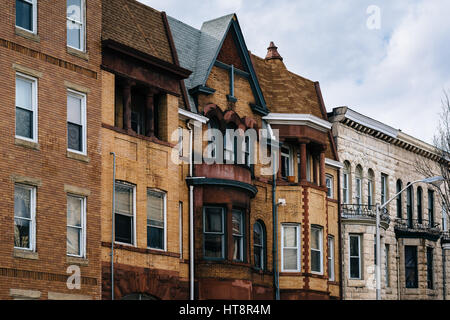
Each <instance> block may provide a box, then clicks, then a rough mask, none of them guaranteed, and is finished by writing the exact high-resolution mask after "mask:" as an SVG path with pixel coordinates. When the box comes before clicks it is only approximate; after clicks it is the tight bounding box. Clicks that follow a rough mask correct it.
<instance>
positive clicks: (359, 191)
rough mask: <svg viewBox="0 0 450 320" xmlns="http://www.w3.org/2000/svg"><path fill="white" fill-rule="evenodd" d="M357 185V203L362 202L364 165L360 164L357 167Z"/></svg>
mask: <svg viewBox="0 0 450 320" xmlns="http://www.w3.org/2000/svg"><path fill="white" fill-rule="evenodd" d="M355 183H356V185H355V187H356V190H355V192H356V204H357V205H359V206H360V205H361V204H362V167H361V166H360V165H358V166H357V167H356V175H355Z"/></svg>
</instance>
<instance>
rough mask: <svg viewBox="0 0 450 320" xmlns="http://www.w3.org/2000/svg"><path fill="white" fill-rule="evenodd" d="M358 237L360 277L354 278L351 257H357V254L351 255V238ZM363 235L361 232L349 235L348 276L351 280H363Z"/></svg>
mask: <svg viewBox="0 0 450 320" xmlns="http://www.w3.org/2000/svg"><path fill="white" fill-rule="evenodd" d="M352 237H356V238H357V239H358V262H359V263H358V265H359V277H358V278H352V273H351V258H352V257H353V258H356V256H352V255H351V252H352V250H351V247H350V246H351V238H352ZM361 258H362V257H361V235H360V234H349V236H348V278H349V279H350V280H361V279H362V274H361V272H362V267H361Z"/></svg>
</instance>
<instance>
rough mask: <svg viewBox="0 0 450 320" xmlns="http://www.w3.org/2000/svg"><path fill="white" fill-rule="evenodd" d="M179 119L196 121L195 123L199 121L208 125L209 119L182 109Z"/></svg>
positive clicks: (179, 110) (179, 109) (179, 111)
mask: <svg viewBox="0 0 450 320" xmlns="http://www.w3.org/2000/svg"><path fill="white" fill-rule="evenodd" d="M178 117H179V118H180V119H181V120H194V121H198V122H200V123H204V124H206V123H208V121H209V119H208V118H207V117H204V116H202V115H200V114H197V113H193V112H190V111H187V110H184V109H181V108H178Z"/></svg>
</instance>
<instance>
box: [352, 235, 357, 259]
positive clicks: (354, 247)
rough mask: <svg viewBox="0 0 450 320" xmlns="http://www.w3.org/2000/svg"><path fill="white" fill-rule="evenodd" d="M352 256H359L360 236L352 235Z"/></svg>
mask: <svg viewBox="0 0 450 320" xmlns="http://www.w3.org/2000/svg"><path fill="white" fill-rule="evenodd" d="M350 256H352V257H357V256H359V238H358V237H350Z"/></svg>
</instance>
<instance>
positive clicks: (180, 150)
mask: <svg viewBox="0 0 450 320" xmlns="http://www.w3.org/2000/svg"><path fill="white" fill-rule="evenodd" d="M178 156H179V157H180V158H182V157H183V128H181V127H178Z"/></svg>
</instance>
